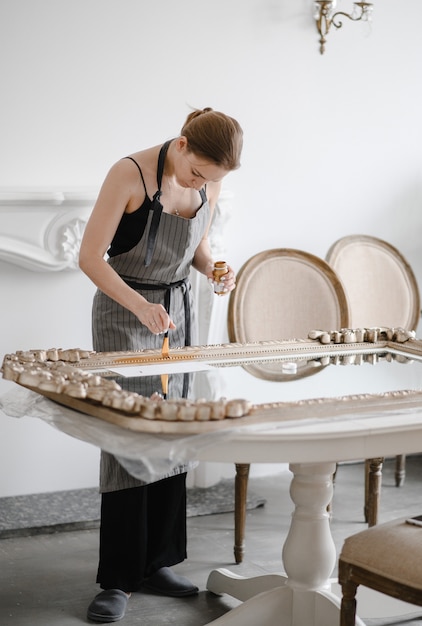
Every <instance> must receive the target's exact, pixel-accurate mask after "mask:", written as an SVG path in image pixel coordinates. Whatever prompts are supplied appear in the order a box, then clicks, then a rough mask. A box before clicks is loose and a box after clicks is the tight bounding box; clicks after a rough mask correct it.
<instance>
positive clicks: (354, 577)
mask: <svg viewBox="0 0 422 626" xmlns="http://www.w3.org/2000/svg"><path fill="white" fill-rule="evenodd" d="M338 572H339V574H338V576H339V583H340V585H341V587H342V601H341V613H340V615H341V617H340V626H355V619H356V592H357V589H358V587H359V585H363V586H365V587H368V588H370V589H374V590H375V591H378V592H380V593H383V594H386V595H388V596H391V597H393V598H397V599H399V600H402V601H404V602H409V603H411V604H416V605H418V606H422V528H421V527H418V526H413V525H411V524H407V523H406V521H405V518H402V519H398V520H393V521H391V522H387V523H385V524H379V525H377V526H373V527H372V528H368V529H367V530H364V531H362V532H360V533H357V534H355V535H352V536H351V537H348V538H347V539H346V540H345V542H344V544H343V547H342V550H341V553H340V557H339V566H338Z"/></svg>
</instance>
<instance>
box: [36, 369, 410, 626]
mask: <svg viewBox="0 0 422 626" xmlns="http://www.w3.org/2000/svg"><path fill="white" fill-rule="evenodd" d="M383 367H385V368H387V369H386V370H385V371H386V372H388V374H391V372H392V371H393V369H394V368H397V367H398V368H400V365H398V364H397V363H392V364H389V363H386V364H384V365H383ZM403 367H406V368H408V369H407V370H405V375H404V377H403V376H401V378H402V381H401V382H399V381H398V380H396V378H395V376H392V377H391V376H381V380H382V381H383V382H382V383H381V385H385V387H386V389H388V388H395V387H397V388H398V389H399V388H401V389H405V388H406V387H407V383H408V382H409V388H413V389H415V388H417V387H418V381H419V387H420V382H422V363H421V362H419V361H415V362H414V363H413V364H409V365H406V366H403ZM330 369H333V368H331V367H329V368H327V369H326V370H324V372H328V370H330ZM343 370H344V372H345V376H346V371H347V372H348V375H347V388H348V389H350V391H351V392H357V391H358V390H360V391H362V392H363V394H364V395H357V396H354V398H353V399H350V398H349V399H339V400H338V401H336V402H334V403H333V401H330V400H328V399H327V400H321V401H320V402H314V403H312V402H309V403H306V402H305V404H304V407H305V409H303V410H305V415H306V418H305V419H293V418H294V415H293V414H292V420H291V421H289V420H287V421H283V422H281V423H263V424H257V425H253V426H248V427H244V428H235V427H234V428H231V429H229V430H224V431H220V432H217V433H209V434H205V435H199V436H197V435H192V436H186V437H180V436H178V437H161V436H158V437H155V436H154V435H145V434H144V433H133V432H127V431H125V429H123V428H121V427H119V426H115V425H112V424H108V423H104V422H102V421H98V423H96V422H97V420H95V419H94V420H93V419H92V418H91V417H88V416H85V415H83V414H81V413H79V412H75V411H72V410H70V409H65V408H63V407H60V406H58V405H55V404H54V403H51V402H50V401H49V400H45V399H42V400H41V401H38V402H37V409H36V410H34V409H33V408H32V409H30V410H28V414H32V415H36V416H37V417H42V418H43V419H46V420H47V421H49V422H50V423H52V424H54V425H55V426H56V427H58V428H60V429H61V430H62V431H64V432H67V433H68V434H70V435H72V436H76V437H79V438H82V439H84V440H85V441H88V442H90V443H94V444H95V445H98V446H101V447H103V448H105V449H108V450H109V451H111V452H113V453H116V454H118V453H119V452H121V450H122V449H124V450H125V454H126V456H127V457H128V458H131V459H133V460H136V459H139V458H142V459H144V460H145V457H146V456H148V457H150V460H151V462H152V465H153V466H154V464H155V463H156V462H158V467H157V471H161V470H162V469H163V468H162V467H161V465H160V462H159V461H160V459H165V457H167V458H170V457H171V458H172V459H173V460H172V462H173V463H176V462H180V461H183V460H186V459H197V460H200V461H213V462H233V463H280V462H284V463H285V462H288V463H289V464H290V469H291V471H292V473H293V479H292V483H291V498H292V500H293V503H294V507H295V508H294V513H293V515H292V521H291V527H290V530H289V533H288V536H287V538H286V541H285V543H284V546H283V548H282V561H283V570H284V572H285V573H284V574H280V576H278V575H266V576H261V577H258V578H255V579H243V578H241V577H239V576H236V575H235V574H232V573H231V572H229V571H227V570H215V571H213V572H211V574H210V576H209V579H208V583H207V588H208V589H209V590H210V591H212V592H214V593H229V594H230V595H232V596H234V597H236V598H238V599H239V600H241V601H242V602H243V603H242V604H241V605H239V606H238V607H237V608H235V609H233V610H231V611H229V612H228V613H227V614H225V615H224V616H222V617H220V618H219V619H217V620H215V621H213V622H212V624H213V625H214V626H217V625H218V626H220V625H221V626H222V625H225V626H258V625H259V626H270V625H271V626H275V625H276V624H277V625H278V626H338V624H339V598H338V595H336V594H334V593H333V592H332V591H331V584H332V581H331V580H330V576H331V574H332V571H333V569H334V566H335V563H336V550H335V546H334V542H333V540H332V536H331V531H330V520H329V514H328V513H327V505H328V504H329V503H330V502H331V499H332V492H333V484H332V476H333V473H334V471H335V467H336V462H337V461H347V460H355V459H367V458H373V457H382V456H390V455H394V456H395V455H396V454H398V453H403V454H408V453H415V452H420V451H421V450H422V392H418V391H416V392H412V393H409V394H408V393H404V392H397V394H395V395H392V396H389V395H376V396H370V397H369V396H368V395H365V394H367V388H368V385H369V388H372V387H373V383H372V382H371V380H370V377H369V376H368V372H369V371H368V370H365V371H363V370H362V373H363V380H362V376H361V375H360V376H358V377H357V379H356V380H354V378H356V376H355V374H356V370H353V368H352V369H349V368H346V367H344V368H343ZM403 371H404V370H402V371H401V374H402V373H403ZM324 372H321V373H319V374H318V376H316V377H314V378H315V380H316V379H320V381H321V382H320V383H318V384H319V388H320V389H321V395H325V396H327V397H328V396H335V397H337V395H338V394H337V393H336V391H337V386H336V387H333V383H331V389H330V378H329V373H328V374H327V376H325V375H324ZM244 377H247V380H248V387H247V390H248V391H250V392H252V381H253V378H252V377H250V375H249V374H246V373H243V374H242V375H241V376H240V378H239V379H238V380H237V382H236V381H235V378H236V376H235V369H234V368H226V369H225V370H224V379H225V381H226V383H227V384H228V386H230V385H231V384H232V388H233V390H234V389H235V388H236V385H238V386H239V388H240V389H243V390H245V380H246V379H245V378H244ZM327 377H328V378H327ZM231 378H232V379H233V380H232V381H231ZM352 379H353V380H352ZM415 382H416V384H415ZM378 384H379V383H378ZM281 385H282V387H281V388H283V389H285V388H286V387H285V384H284V383H281ZM292 385H293V383H292ZM324 385H325V386H324ZM365 386H366V388H365ZM274 389H277V387H272V390H273V392H274ZM386 389H385V391H386ZM237 391H238V389H236V393H234V394H233V395H232V397H236V396H237V397H238V395H239V394H238V393H237ZM329 391H330V393H329ZM376 391H377V392H380V391H382V389H376ZM322 392H324V393H322ZM295 394H296V395H297V396H298V397H300V396H301V391H300V386H298V387H297V389H296V390H295V391H294V394H293V395H295ZM243 395H245V393H244V394H243ZM284 395H285V394H284ZM318 397H320V396H318ZM37 398H38V396H37ZM38 400H40V399H39V398H38ZM45 407H47V408H45ZM52 407H53V409H52V411H51V413H50V409H51V408H52ZM278 410H279V408H277V406H276V407H275V408H274V411H276V412H277V411H278ZM233 426H235V422H233ZM121 446H123V448H122V447H121ZM356 624H357V625H358V626H364V623H363V622H362V620H361V619H359V618H357V621H356Z"/></svg>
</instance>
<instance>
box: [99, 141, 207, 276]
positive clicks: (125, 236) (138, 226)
mask: <svg viewBox="0 0 422 626" xmlns="http://www.w3.org/2000/svg"><path fill="white" fill-rule="evenodd" d="M171 142H172V140H169V141H166V142H165V143H164V144H163V146H162V147H161V150H160V154H159V157H158V167H157V186H158V191H157V192H156V194H155V195H154V198H153V199H151V198H150V197H149V196H148V193H147V187H146V185H145V180H144V176H143V174H142V170H141V168H140V167H139V165H138V163H137V162H136V161H135V159H132V157H124V158H125V159H130V160H131V161H133V163H135V165H136V167H137V168H138V170H139V174H140V175H141V180H142V184H143V186H144V189H145V200H144V201H143V203H142V204H141V206H140V207H139V209H136V211H133V213H123V215H122V217H121V220H120V222H119V225H118V227H117V229H116V232H115V234H114V237H113V240H112V242H111V244H110V247H109V249H108V250H107V254H108V256H109V257H113V256H117V255H118V254H123V253H124V252H128V251H129V250H131V249H132V248H133V247H134V246H136V244H137V243H139V242H140V241H141V239H142V236H143V234H144V232H145V228H146V225H147V222H148V215H149V212H150V211H153V210H154V209H156V208H157V204H158V207H159V209H160V211H162V209H163V207H162V206H161V204H160V202H159V198H160V196H161V180H162V176H163V171H164V160H165V157H166V154H167V150H168V147H169V145H170V143H171ZM199 194H200V197H201V201H202V203H204V202H206V201H207V196H206V192H205V188H202V189H200V190H199ZM160 211H159V212H158V213H160ZM157 217H158V222H159V220H160V217H159V215H157ZM153 223H154V218H153V220H152V225H151V228H150V233H149V239H151V235H152V239H153V240H154V241H155V235H156V233H154V234H152V232H151V231H154V230H156V229H157V228H158V224H156V225H155V227H154V224H153ZM153 246H154V244H153V243H152V247H151V251H150V252H151V253H152V250H153ZM147 257H148V253H147ZM150 260H151V259H149V260H148V261H147V260H146V261H145V264H146V265H149V262H150Z"/></svg>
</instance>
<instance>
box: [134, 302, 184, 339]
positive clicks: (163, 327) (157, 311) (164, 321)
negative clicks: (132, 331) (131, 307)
mask: <svg viewBox="0 0 422 626" xmlns="http://www.w3.org/2000/svg"><path fill="white" fill-rule="evenodd" d="M137 317H138V319H139V321H140V322H141V323H142V324H143V325H144V326H146V327H147V328H148V330H150V331H151V332H152V333H153V334H154V335H161V334H163V333H166V332H167V331H168V330H174V329H175V328H176V325H175V324H174V322H173V320H172V319H171V318H170V316H169V314H168V313H167V311H166V310H165V308H164V307H163V305H162V304H153V303H151V302H146V303H145V305H144V306H143V307H142V309H141V310H140V312H139V313H137Z"/></svg>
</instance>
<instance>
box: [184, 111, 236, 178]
mask: <svg viewBox="0 0 422 626" xmlns="http://www.w3.org/2000/svg"><path fill="white" fill-rule="evenodd" d="M181 135H183V136H184V137H186V139H187V140H188V149H189V151H190V152H193V153H194V154H195V155H196V156H198V157H201V158H203V159H206V160H208V161H212V162H213V163H215V164H216V165H218V166H220V167H222V168H224V169H226V170H228V171H230V170H236V169H237V168H238V167H240V155H241V152H242V145H243V131H242V129H241V127H240V125H239V123H238V122H237V121H236V120H235V119H234V118H233V117H229V116H228V115H225V114H224V113H220V112H219V111H214V110H213V109H211V108H210V107H207V108H205V109H197V110H195V111H192V113H190V114H189V115H188V117H187V119H186V122H185V124H184V126H183V128H182V131H181Z"/></svg>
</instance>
